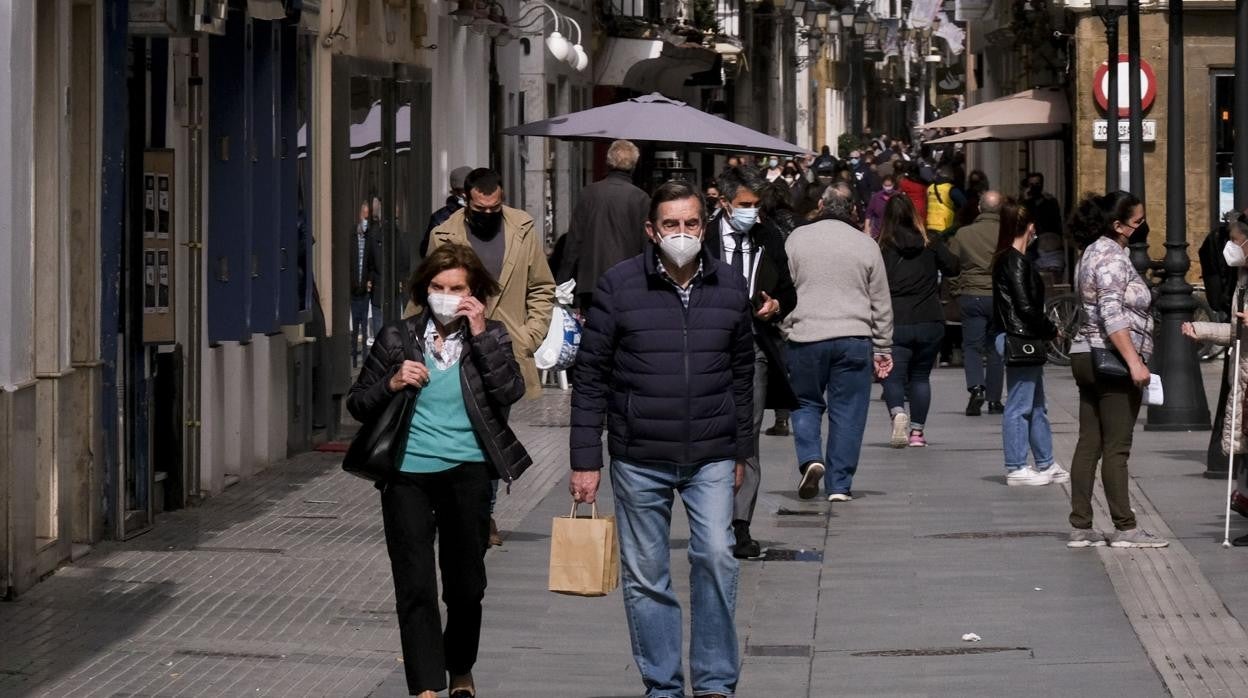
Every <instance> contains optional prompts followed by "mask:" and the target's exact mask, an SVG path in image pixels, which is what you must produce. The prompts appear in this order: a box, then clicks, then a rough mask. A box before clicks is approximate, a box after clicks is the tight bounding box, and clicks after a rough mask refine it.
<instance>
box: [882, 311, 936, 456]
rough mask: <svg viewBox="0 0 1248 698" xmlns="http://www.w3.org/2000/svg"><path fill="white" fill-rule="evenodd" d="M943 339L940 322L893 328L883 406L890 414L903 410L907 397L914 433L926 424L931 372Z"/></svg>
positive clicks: (930, 403) (930, 389)
mask: <svg viewBox="0 0 1248 698" xmlns="http://www.w3.org/2000/svg"><path fill="white" fill-rule="evenodd" d="M944 336H945V323H944V322H920V323H918V324H915V325H896V326H894V327H893V370H892V371H891V372H890V373H889V374H888V378H885V379H884V402H885V403H886V404H887V405H888V410H889V412H890V413H891V412H892V411H893V410H894V409H902V410H904V409H905V407H906V396H907V395H909V397H910V422H911V424H912V425H913V426H914V428H915V430H916V431H922V430H923V425H924V424H925V423H927V413H928V410H929V409H931V406H932V368H933V367H934V366H935V365H936V357H937V355H938V354H939V353H940V340H941V339H943V338H944Z"/></svg>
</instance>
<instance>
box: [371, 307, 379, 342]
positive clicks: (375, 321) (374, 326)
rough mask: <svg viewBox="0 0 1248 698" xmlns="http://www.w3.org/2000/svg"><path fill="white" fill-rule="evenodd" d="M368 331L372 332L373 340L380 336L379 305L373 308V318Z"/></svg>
mask: <svg viewBox="0 0 1248 698" xmlns="http://www.w3.org/2000/svg"><path fill="white" fill-rule="evenodd" d="M369 329H370V330H371V331H372V336H373V338H374V339H376V338H377V335H379V334H381V306H380V305H374V306H373V317H372V319H371V320H370V322H369Z"/></svg>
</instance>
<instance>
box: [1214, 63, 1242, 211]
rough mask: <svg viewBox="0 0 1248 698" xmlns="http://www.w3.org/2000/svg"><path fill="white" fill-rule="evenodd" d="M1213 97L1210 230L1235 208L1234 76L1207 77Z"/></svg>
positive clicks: (1229, 73) (1221, 72) (1220, 72)
mask: <svg viewBox="0 0 1248 698" xmlns="http://www.w3.org/2000/svg"><path fill="white" fill-rule="evenodd" d="M1210 80H1211V81H1212V83H1213V84H1212V85H1211V87H1212V88H1213V89H1212V90H1211V92H1212V95H1213V129H1212V131H1211V133H1212V135H1213V137H1212V138H1210V139H1209V141H1210V146H1211V148H1212V150H1213V153H1212V155H1213V167H1212V168H1211V171H1212V172H1213V175H1212V177H1213V182H1211V183H1210V184H1211V190H1212V191H1213V205H1212V206H1211V207H1210V211H1211V212H1212V214H1213V215H1212V216H1211V218H1212V220H1211V221H1210V228H1209V229H1210V230H1214V229H1216V228H1217V227H1218V223H1219V222H1220V221H1221V220H1222V216H1223V215H1225V214H1226V213H1227V212H1228V211H1231V210H1233V209H1234V208H1235V189H1234V181H1235V180H1234V177H1235V174H1236V173H1235V168H1234V161H1235V73H1234V71H1229V70H1215V71H1213V73H1212V75H1211V76H1210Z"/></svg>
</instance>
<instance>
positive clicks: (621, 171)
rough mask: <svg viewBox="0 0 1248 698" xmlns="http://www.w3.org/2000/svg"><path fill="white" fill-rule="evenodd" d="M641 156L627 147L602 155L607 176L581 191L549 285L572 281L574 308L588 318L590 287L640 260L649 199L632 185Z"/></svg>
mask: <svg viewBox="0 0 1248 698" xmlns="http://www.w3.org/2000/svg"><path fill="white" fill-rule="evenodd" d="M640 157H641V151H639V150H638V149H637V146H635V145H633V144H632V142H631V141H615V142H614V143H612V144H611V147H610V148H608V149H607V169H608V170H609V172H608V173H607V176H606V177H604V178H602V179H600V180H598V181H597V182H594V183H593V184H591V185H589V186H588V187H585V188H584V189H582V190H581V194H580V197H579V198H578V199H577V202H576V208H574V209H573V210H572V220H571V222H570V223H569V225H568V233H567V238H568V239H567V244H566V246H565V247H564V250H563V258H562V259H561V260H560V263H559V270H558V271H557V272H556V274H555V280H556V281H557V282H559V283H563V282H565V281H567V280H568V279H576V298H577V304H578V305H579V306H580V308H581V311H582V312H588V311H589V307H590V305H591V303H592V298H593V294H594V287H595V286H597V285H598V279H599V278H601V277H602V275H603V274H605V273H606V272H607V270H608V269H610V268H611V267H613V266H615V265H616V264H619V263H620V262H622V261H624V260H626V259H629V258H630V257H636V256H637V255H639V254H641V250H642V247H643V246H644V245H645V242H646V215H647V214H648V213H649V212H650V197H649V196H648V195H647V194H646V193H645V192H644V191H642V190H640V189H638V188H637V187H636V186H634V185H633V169H634V168H636V167H637V160H638V158H640Z"/></svg>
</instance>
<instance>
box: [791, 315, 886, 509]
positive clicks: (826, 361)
mask: <svg viewBox="0 0 1248 698" xmlns="http://www.w3.org/2000/svg"><path fill="white" fill-rule="evenodd" d="M874 353H875V352H874V351H873V350H872V347H871V340H869V339H867V338H865V337H839V338H837V339H829V340H826V341H823V342H809V343H801V342H790V343H789V353H788V357H787V358H788V364H789V382H790V383H791V384H792V386H793V392H794V393H796V394H797V403H798V407H797V409H796V410H793V415H792V417H791V418H790V419H791V424H792V427H793V444H794V446H796V448H797V462H798V465H799V467H803V466H805V465H806V464H807V463H810V462H811V461H819V462H821V463H823V464H824V465H825V466H826V467H827V471H826V472H825V473H824V476H823V485H824V488H825V489H826V490H827V492H828V494H838V493H839V494H849V493H850V491H851V490H852V489H853V484H854V473H856V472H857V471H858V456H859V454H860V453H861V452H862V433H863V430H865V429H866V428H867V408H868V406H869V405H870V402H871V382H872V378H873V375H874V371H873V367H872V358H873V355H874ZM825 411H826V412H827V413H828V440H827V450H826V455H825V451H824V450H822V449H821V446H820V439H819V430H820V427H821V426H822V421H823V413H824V412H825Z"/></svg>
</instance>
